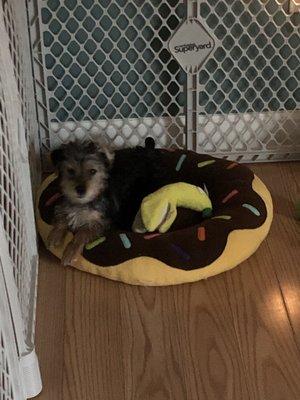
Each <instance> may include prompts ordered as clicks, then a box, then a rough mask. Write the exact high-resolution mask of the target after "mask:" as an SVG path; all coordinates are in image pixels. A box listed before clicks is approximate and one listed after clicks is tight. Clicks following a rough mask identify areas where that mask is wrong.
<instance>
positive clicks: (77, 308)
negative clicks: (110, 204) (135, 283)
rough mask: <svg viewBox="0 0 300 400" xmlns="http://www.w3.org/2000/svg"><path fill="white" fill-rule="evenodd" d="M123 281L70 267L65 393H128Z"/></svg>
mask: <svg viewBox="0 0 300 400" xmlns="http://www.w3.org/2000/svg"><path fill="white" fill-rule="evenodd" d="M119 287H120V284H119V283H115V282H113V281H109V280H106V279H103V278H100V277H96V276H93V275H90V274H86V273H82V272H80V271H76V270H74V269H71V268H68V269H67V276H66V318H65V356H64V359H65V367H64V380H63V388H62V389H63V399H64V400H68V399H70V400H71V399H72V400H76V399H78V400H79V399H81V400H84V399H87V400H92V399H99V398H101V399H112V400H117V399H124V398H125V397H124V366H123V364H124V362H123V358H122V341H121V335H120V300H119V297H120V289H119Z"/></svg>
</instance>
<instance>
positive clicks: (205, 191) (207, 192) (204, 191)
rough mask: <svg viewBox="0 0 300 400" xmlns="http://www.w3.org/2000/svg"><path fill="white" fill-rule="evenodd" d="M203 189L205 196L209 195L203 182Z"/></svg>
mask: <svg viewBox="0 0 300 400" xmlns="http://www.w3.org/2000/svg"><path fill="white" fill-rule="evenodd" d="M203 189H204V192H205V193H206V194H207V196H209V191H208V189H207V186H206V185H205V183H204V184H203Z"/></svg>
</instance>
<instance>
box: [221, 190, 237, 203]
mask: <svg viewBox="0 0 300 400" xmlns="http://www.w3.org/2000/svg"><path fill="white" fill-rule="evenodd" d="M237 194H238V190H236V189H233V190H232V191H231V192H230V193H228V195H227V196H226V197H224V199H223V200H222V203H223V204H225V203H227V201H228V200H230V199H231V198H232V197H233V196H235V195H237Z"/></svg>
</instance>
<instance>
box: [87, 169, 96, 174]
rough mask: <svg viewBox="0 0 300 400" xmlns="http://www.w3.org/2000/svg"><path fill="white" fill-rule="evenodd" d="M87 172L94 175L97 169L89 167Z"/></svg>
mask: <svg viewBox="0 0 300 400" xmlns="http://www.w3.org/2000/svg"><path fill="white" fill-rule="evenodd" d="M89 172H90V174H91V175H95V173H96V172H97V170H95V169H90V171H89Z"/></svg>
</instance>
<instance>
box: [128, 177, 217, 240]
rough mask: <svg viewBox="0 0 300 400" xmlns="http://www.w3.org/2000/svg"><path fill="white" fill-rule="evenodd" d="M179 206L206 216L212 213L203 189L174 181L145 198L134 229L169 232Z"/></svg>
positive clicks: (140, 231) (138, 230)
mask: <svg viewBox="0 0 300 400" xmlns="http://www.w3.org/2000/svg"><path fill="white" fill-rule="evenodd" d="M177 207H183V208H189V209H191V210H194V211H199V212H200V211H201V212H202V216H203V217H206V218H207V217H209V216H210V215H211V213H212V204H211V201H210V199H209V197H208V195H207V194H206V193H205V191H204V190H203V189H201V188H200V187H198V186H194V185H191V184H189V183H184V182H178V183H172V184H170V185H166V186H163V187H162V188H161V189H159V190H157V191H156V192H154V193H151V194H150V195H149V196H147V197H145V198H144V199H143V201H142V204H141V208H140V210H139V212H138V213H137V215H136V217H135V220H134V223H133V226H132V230H133V231H134V232H139V233H145V232H154V231H158V232H160V233H165V232H167V231H168V230H169V229H170V227H171V225H172V224H173V222H174V221H175V219H176V216H177Z"/></svg>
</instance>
